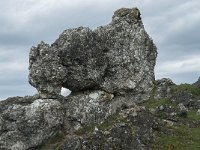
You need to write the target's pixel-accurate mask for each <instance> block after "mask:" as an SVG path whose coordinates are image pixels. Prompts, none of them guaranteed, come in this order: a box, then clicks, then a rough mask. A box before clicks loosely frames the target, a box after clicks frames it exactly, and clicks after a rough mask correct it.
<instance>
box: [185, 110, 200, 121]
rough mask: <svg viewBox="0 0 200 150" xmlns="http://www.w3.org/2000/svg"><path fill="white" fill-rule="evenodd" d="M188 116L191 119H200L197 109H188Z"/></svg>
mask: <svg viewBox="0 0 200 150" xmlns="http://www.w3.org/2000/svg"><path fill="white" fill-rule="evenodd" d="M187 118H188V119H190V120H194V121H197V120H200V115H197V110H190V111H188V116H187Z"/></svg>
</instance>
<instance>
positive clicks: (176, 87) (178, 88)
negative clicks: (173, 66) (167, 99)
mask: <svg viewBox="0 0 200 150" xmlns="http://www.w3.org/2000/svg"><path fill="white" fill-rule="evenodd" d="M177 91H187V92H190V93H191V94H192V95H193V97H192V98H196V97H199V96H200V90H199V89H198V88H197V87H195V86H194V85H190V84H180V85H174V86H172V89H171V92H172V93H175V92H177Z"/></svg>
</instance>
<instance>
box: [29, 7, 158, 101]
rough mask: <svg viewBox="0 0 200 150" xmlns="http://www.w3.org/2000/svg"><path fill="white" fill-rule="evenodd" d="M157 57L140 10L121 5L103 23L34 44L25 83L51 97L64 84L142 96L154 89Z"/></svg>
mask: <svg viewBox="0 0 200 150" xmlns="http://www.w3.org/2000/svg"><path fill="white" fill-rule="evenodd" d="M156 56H157V52H156V47H155V45H154V43H153V41H152V40H151V39H150V38H149V36H148V34H147V33H146V31H145V29H144V26H143V24H142V21H141V17H140V12H139V10H138V9H137V8H133V9H127V8H122V9H119V10H117V11H116V12H115V13H114V15H113V17H112V22H111V23H110V24H108V25H106V26H101V27H98V28H97V29H95V30H91V29H89V28H86V27H79V28H75V29H67V30H65V31H64V32H63V33H62V34H61V35H60V36H59V38H58V39H57V40H56V41H55V42H54V43H53V44H52V45H48V44H45V43H44V42H41V43H40V44H39V45H38V46H37V47H33V48H32V49H31V51H30V65H29V70H30V73H29V82H30V84H31V85H33V86H34V87H36V88H37V90H38V92H39V94H40V96H41V97H42V98H56V97H57V96H58V95H59V93H60V90H61V87H65V88H68V89H70V90H71V91H72V92H77V91H85V90H91V89H95V90H102V91H105V92H107V93H111V94H114V95H128V94H129V95H132V96H133V95H136V94H142V95H143V98H142V99H143V100H146V99H148V96H149V93H150V91H151V90H152V88H153V82H154V66H155V61H156Z"/></svg>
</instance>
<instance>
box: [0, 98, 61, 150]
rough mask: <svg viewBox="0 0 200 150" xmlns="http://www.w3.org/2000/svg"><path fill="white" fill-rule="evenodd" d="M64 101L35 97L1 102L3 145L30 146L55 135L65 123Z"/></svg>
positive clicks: (10, 149)
mask: <svg viewBox="0 0 200 150" xmlns="http://www.w3.org/2000/svg"><path fill="white" fill-rule="evenodd" d="M61 106H62V105H61V103H60V102H59V101H57V100H52V99H46V100H45V99H35V98H34V97H25V98H20V97H16V98H12V99H7V100H6V101H2V102H0V149H1V150H2V149H4V150H26V149H29V148H31V147H37V146H38V145H40V144H41V143H42V142H43V141H45V140H46V139H48V138H49V137H51V136H53V135H55V134H56V133H57V132H58V131H59V130H60V128H61V125H62V123H63V111H62V107H61Z"/></svg>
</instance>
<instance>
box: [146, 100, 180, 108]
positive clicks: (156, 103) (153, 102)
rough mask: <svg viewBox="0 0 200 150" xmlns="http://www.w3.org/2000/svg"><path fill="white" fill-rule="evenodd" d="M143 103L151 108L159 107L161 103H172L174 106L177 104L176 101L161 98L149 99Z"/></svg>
mask: <svg viewBox="0 0 200 150" xmlns="http://www.w3.org/2000/svg"><path fill="white" fill-rule="evenodd" d="M142 105H143V106H145V107H146V108H148V109H149V108H157V107H158V106H161V105H170V106H172V107H175V106H176V105H177V104H176V103H175V102H172V101H170V100H169V99H159V100H156V99H149V100H148V101H146V102H144V103H143V104H142Z"/></svg>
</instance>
